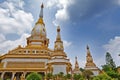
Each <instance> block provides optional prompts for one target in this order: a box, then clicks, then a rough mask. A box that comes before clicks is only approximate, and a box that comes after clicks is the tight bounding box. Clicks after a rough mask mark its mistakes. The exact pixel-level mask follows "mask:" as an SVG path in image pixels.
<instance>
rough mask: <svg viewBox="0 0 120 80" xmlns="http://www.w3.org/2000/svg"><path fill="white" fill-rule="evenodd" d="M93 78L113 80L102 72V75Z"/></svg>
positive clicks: (94, 79)
mask: <svg viewBox="0 0 120 80" xmlns="http://www.w3.org/2000/svg"><path fill="white" fill-rule="evenodd" d="M92 80H112V78H111V77H109V76H107V75H105V74H101V75H98V76H95V77H93V79H92Z"/></svg>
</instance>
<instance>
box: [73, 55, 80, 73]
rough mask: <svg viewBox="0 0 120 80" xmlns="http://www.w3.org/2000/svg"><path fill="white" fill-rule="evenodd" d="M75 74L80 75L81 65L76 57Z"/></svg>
mask: <svg viewBox="0 0 120 80" xmlns="http://www.w3.org/2000/svg"><path fill="white" fill-rule="evenodd" d="M74 73H75V74H79V73H80V68H79V64H78V61H77V57H75V68H74Z"/></svg>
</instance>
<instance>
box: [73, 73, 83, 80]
mask: <svg viewBox="0 0 120 80" xmlns="http://www.w3.org/2000/svg"><path fill="white" fill-rule="evenodd" d="M81 78H82V76H81V75H80V74H74V75H73V79H74V80H80V79H81Z"/></svg>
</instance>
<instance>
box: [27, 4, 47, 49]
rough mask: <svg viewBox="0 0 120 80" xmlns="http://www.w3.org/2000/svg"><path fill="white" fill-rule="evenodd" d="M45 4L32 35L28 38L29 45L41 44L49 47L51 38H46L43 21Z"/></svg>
mask: <svg viewBox="0 0 120 80" xmlns="http://www.w3.org/2000/svg"><path fill="white" fill-rule="evenodd" d="M43 8H44V6H43V4H42V5H41V11H40V15H39V19H38V21H37V22H36V24H35V26H34V28H33V29H32V32H31V36H30V37H29V38H27V45H29V46H30V45H39V46H46V47H48V44H49V39H48V38H46V36H47V35H46V28H45V24H44V21H43Z"/></svg>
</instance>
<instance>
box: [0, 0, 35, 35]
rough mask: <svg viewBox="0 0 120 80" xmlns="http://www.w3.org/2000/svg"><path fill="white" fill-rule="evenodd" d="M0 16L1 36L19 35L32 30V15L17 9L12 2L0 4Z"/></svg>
mask: <svg viewBox="0 0 120 80" xmlns="http://www.w3.org/2000/svg"><path fill="white" fill-rule="evenodd" d="M18 6H19V5H18ZM21 7H22V6H21ZM0 16H1V18H0V33H2V34H10V33H16V34H19V35H20V34H23V33H24V32H26V31H30V30H31V28H32V22H33V16H32V14H31V13H27V12H25V11H24V10H22V9H20V8H18V7H17V5H15V3H13V2H10V1H9V2H4V3H1V7H0Z"/></svg>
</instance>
